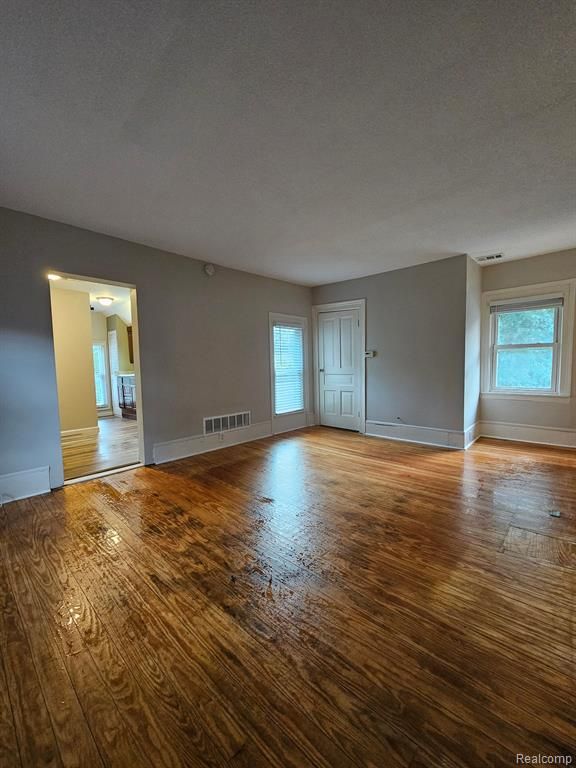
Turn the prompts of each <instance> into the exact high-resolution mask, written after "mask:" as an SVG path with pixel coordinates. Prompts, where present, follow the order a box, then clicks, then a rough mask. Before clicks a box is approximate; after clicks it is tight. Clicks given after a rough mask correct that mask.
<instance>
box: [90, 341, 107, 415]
mask: <svg viewBox="0 0 576 768" xmlns="http://www.w3.org/2000/svg"><path fill="white" fill-rule="evenodd" d="M92 359H93V361H94V385H95V388H96V407H97V408H108V407H109V406H110V403H109V402H108V386H107V380H106V347H105V345H104V344H93V345H92Z"/></svg>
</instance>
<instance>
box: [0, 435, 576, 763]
mask: <svg viewBox="0 0 576 768" xmlns="http://www.w3.org/2000/svg"><path fill="white" fill-rule="evenodd" d="M552 512H554V513H555V514H556V513H559V514H560V516H559V517H554V516H552V515H551V513H552ZM0 544H1V558H0V595H1V601H2V602H1V612H0V642H1V657H2V666H1V667H0V676H1V677H0V765H1V766H3V768H6V767H8V766H20V765H22V766H25V767H28V766H30V767H31V766H34V768H36V767H37V766H46V765H54V766H61V765H65V766H81V768H89V767H91V766H100V765H111V766H112V765H113V766H118V768H134V767H135V766H149V767H151V768H159V767H160V766H243V767H245V768H257V767H258V766H277V768H287V767H288V768H289V767H292V768H302V767H303V766H323V768H334V767H335V766H336V767H338V766H374V767H375V768H388V767H389V766H411V767H412V768H424V767H425V766H428V767H430V768H436V766H448V768H449V767H450V766H465V767H466V768H479V767H480V766H490V768H494V767H495V766H496V767H498V766H507V767H508V766H512V765H515V764H516V755H517V754H518V753H521V754H524V755H538V754H544V755H566V754H572V755H573V754H574V752H575V747H576V722H575V718H576V705H575V698H574V694H575V690H576V688H575V685H576V681H575V635H574V632H575V614H574V603H575V590H576V451H571V450H568V449H566V450H562V449H553V448H544V447H533V446H526V445H520V444H512V443H505V442H497V441H489V440H482V441H479V442H478V443H476V444H475V445H474V446H473V447H472V448H471V449H470V450H469V451H468V452H466V453H464V452H458V451H448V450H441V449H434V448H426V447H421V446H416V445H408V444H402V443H394V442H388V441H384V440H378V439H374V438H365V437H363V436H360V435H356V434H352V433H345V432H339V431H336V430H329V429H324V428H311V429H308V430H303V431H301V432H296V433H291V434H288V435H284V436H280V437H277V438H271V439H267V440H260V441H257V442H254V443H251V444H246V445H240V446H236V447H233V448H227V449H225V450H222V451H217V452H214V453H209V454H205V455H203V456H197V457H194V458H191V459H187V460H183V461H179V462H176V463H173V464H167V465H163V466H158V467H148V468H140V469H136V470H133V471H129V472H126V473H122V474H118V475H113V476H109V477H106V478H105V479H102V480H98V481H91V482H87V483H82V484H78V485H72V486H68V487H66V488H65V489H63V490H60V491H57V492H55V493H53V494H52V495H49V496H41V497H36V498H34V499H29V500H26V501H20V502H14V503H12V504H9V505H8V506H6V507H4V509H3V510H2V517H1V526H0Z"/></svg>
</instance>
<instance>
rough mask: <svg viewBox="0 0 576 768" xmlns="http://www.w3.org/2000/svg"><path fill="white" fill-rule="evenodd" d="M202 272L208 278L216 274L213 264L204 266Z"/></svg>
mask: <svg viewBox="0 0 576 768" xmlns="http://www.w3.org/2000/svg"><path fill="white" fill-rule="evenodd" d="M204 272H205V273H206V274H207V275H208V277H213V276H214V275H215V274H216V267H215V266H214V264H204Z"/></svg>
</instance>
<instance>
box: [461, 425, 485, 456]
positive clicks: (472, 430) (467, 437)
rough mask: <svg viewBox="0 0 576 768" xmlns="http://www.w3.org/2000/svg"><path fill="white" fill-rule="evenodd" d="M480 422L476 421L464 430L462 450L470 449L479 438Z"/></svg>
mask: <svg viewBox="0 0 576 768" xmlns="http://www.w3.org/2000/svg"><path fill="white" fill-rule="evenodd" d="M481 436H482V435H481V431H480V422H479V421H476V422H474V424H471V425H470V426H469V427H467V428H466V429H465V430H464V450H467V449H468V448H470V446H471V445H473V444H474V443H475V442H476V440H478V438H479V437H481Z"/></svg>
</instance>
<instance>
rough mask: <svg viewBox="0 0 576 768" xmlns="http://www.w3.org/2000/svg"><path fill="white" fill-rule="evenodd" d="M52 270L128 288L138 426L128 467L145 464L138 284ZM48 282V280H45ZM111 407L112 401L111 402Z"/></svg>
mask: <svg viewBox="0 0 576 768" xmlns="http://www.w3.org/2000/svg"><path fill="white" fill-rule="evenodd" d="M54 272H57V274H59V275H60V276H61V277H63V278H71V279H73V280H82V281H84V282H87V283H101V284H102V285H117V286H120V287H122V288H129V289H130V310H131V315H132V318H131V319H132V334H133V345H134V376H135V381H136V412H137V414H138V416H137V420H136V423H137V428H138V461H137V463H136V464H134V465H130V468H131V467H132V466H145V463H146V462H145V455H146V454H145V442H144V408H143V404H142V374H141V370H140V324H139V319H138V286H137V285H135V284H134V283H125V282H124V281H122V280H111V279H108V278H102V277H89V276H88V275H79V274H76V273H72V272H63V271H61V270H59V269H54ZM46 282H47V283H48V281H46ZM47 290H48V295H50V286H49V285H48V286H47ZM50 313H52V309H50ZM50 318H52V314H50ZM50 325H51V326H52V319H50ZM50 330H51V339H52V344H54V341H53V338H54V332H53V329H52V327H51V329H50ZM106 342H108V334H106ZM106 352H107V357H108V359H107V363H108V366H109V364H110V357H109V354H108V349H107V350H106ZM52 355H53V360H54V348H53V347H52ZM109 374H110V399H111V400H112V372H111V371H110V370H109ZM111 407H112V403H111ZM56 409H57V413H58V423H59V424H60V408H59V404H58V401H56ZM60 440H61V432H60V431H59V432H58V442H60ZM60 455H61V456H62V451H60ZM127 468H128V467H120V468H115V469H109V470H102V472H98V473H96V474H95V475H89V476H88V477H79V478H72V479H70V480H64V485H69V484H72V483H77V482H82V481H83V480H86V479H89V478H92V477H99V476H101V475H102V476H103V475H106V474H115V473H116V472H123V471H124V470H125V469H127ZM62 471H64V467H63V466H62Z"/></svg>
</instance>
